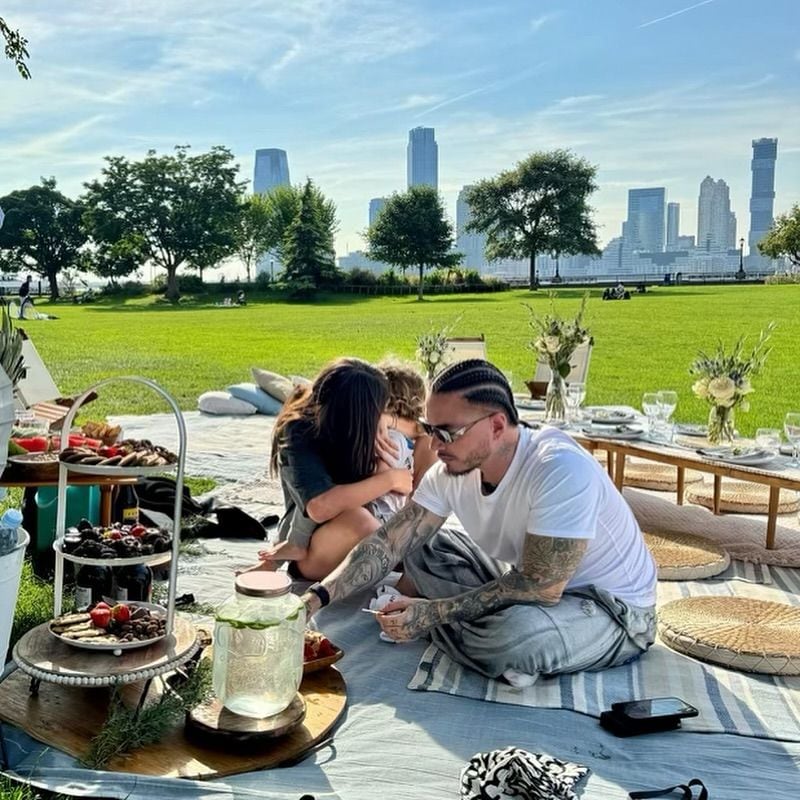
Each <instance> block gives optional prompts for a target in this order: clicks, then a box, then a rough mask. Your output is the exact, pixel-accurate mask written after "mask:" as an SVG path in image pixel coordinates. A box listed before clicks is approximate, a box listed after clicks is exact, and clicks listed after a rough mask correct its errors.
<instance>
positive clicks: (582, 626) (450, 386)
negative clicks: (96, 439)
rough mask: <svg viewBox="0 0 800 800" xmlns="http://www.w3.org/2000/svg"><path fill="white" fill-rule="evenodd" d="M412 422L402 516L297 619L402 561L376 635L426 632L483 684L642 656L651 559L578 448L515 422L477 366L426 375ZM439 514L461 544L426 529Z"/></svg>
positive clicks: (502, 388)
mask: <svg viewBox="0 0 800 800" xmlns="http://www.w3.org/2000/svg"><path fill="white" fill-rule="evenodd" d="M423 427H424V428H425V429H426V431H427V432H428V433H429V434H431V435H432V437H433V441H434V444H433V447H434V448H435V449H436V451H437V455H438V458H439V463H438V464H436V465H434V466H433V467H431V469H429V470H428V472H427V473H426V475H425V477H424V478H423V480H422V481H421V483H420V485H419V487H418V489H417V491H416V493H415V494H414V496H413V499H412V501H411V502H410V503H409V504H408V505H407V506H406V507H405V508H403V509H402V510H401V511H400V512H398V513H397V514H396V515H395V516H394V517H392V518H391V519H390V520H389V521H388V522H387V523H386V524H385V525H384V526H383V527H382V528H380V529H378V530H377V531H376V532H375V533H374V534H372V535H371V536H370V537H368V538H367V539H365V540H364V541H363V542H361V543H360V544H359V545H358V546H356V547H355V548H354V549H353V550H352V551H351V552H350V554H349V555H348V557H347V558H346V559H345V561H344V562H343V563H342V564H341V566H339V567H338V568H337V569H336V570H335V571H334V572H333V573H331V575H329V576H328V577H327V578H326V579H325V580H323V581H321V582H320V583H318V584H315V585H314V586H312V587H310V588H309V590H308V592H306V594H305V595H304V596H303V600H304V602H305V603H306V606H307V608H308V610H309V613H310V614H313V613H315V612H316V611H317V610H318V609H319V608H320V607H321V606H322V605H325V604H326V603H327V602H329V601H331V600H337V599H340V598H343V597H346V596H347V595H349V594H351V593H353V592H355V591H357V590H360V589H363V588H365V587H368V586H370V585H373V584H375V583H377V582H378V581H379V580H380V579H381V578H382V577H383V576H385V575H386V574H387V573H388V572H389V571H390V570H391V569H392V568H393V567H394V566H395V565H396V564H397V563H398V562H399V561H401V560H403V561H404V565H405V570H406V575H405V576H404V581H406V582H408V581H410V582H411V583H412V584H413V586H414V589H415V590H416V591H415V593H416V594H417V596H416V597H413V598H411V597H409V598H405V599H402V600H398V601H395V602H393V603H390V604H389V605H388V606H386V607H385V609H384V613H383V614H381V615H380V616H379V617H378V620H379V622H380V625H381V627H382V628H383V630H384V632H385V633H386V634H387V635H388V636H390V637H391V638H393V639H396V640H404V639H411V638H414V637H417V636H420V635H423V634H430V636H431V638H432V640H433V641H434V642H435V643H436V644H437V645H438V646H439V647H440V648H442V649H443V650H444V651H445V652H447V653H448V655H450V656H451V657H452V658H454V659H455V660H457V661H459V662H461V663H463V664H466V665H467V666H469V667H471V668H473V669H476V670H478V671H480V672H482V673H484V674H486V675H489V676H490V677H498V676H501V675H504V676H505V677H506V678H507V679H508V680H509V681H510V682H512V683H514V684H516V685H524V684H529V683H531V682H532V681H533V680H535V678H536V676H538V675H539V674H545V675H553V674H556V673H561V672H575V671H579V670H596V669H605V668H607V667H611V666H615V665H617V664H621V663H624V662H626V661H629V660H631V659H633V658H636V657H638V656H639V655H640V654H641V653H642V652H644V651H645V650H647V648H648V647H649V646H650V645H651V644H652V642H653V640H654V638H655V612H654V605H655V584H656V570H655V565H654V563H653V560H652V558H651V556H650V553H649V551H648V550H647V547H646V546H645V544H644V540H643V538H642V535H641V532H640V530H639V528H638V526H637V524H636V521H635V519H634V517H633V514H632V512H631V510H630V508H629V507H628V505H627V503H626V502H625V500H624V499H623V498H622V495H620V493H619V492H618V491H617V490H616V488H615V487H614V485H613V484H612V483H611V481H610V480H609V478H608V475H607V474H606V473H605V471H604V470H603V469H602V467H601V466H600V464H599V463H598V462H597V461H596V460H595V459H594V458H593V457H592V456H591V455H590V454H589V453H587V452H586V451H585V450H583V448H581V447H580V446H579V445H578V444H576V443H575V442H574V441H573V440H572V439H571V438H570V437H569V436H567V435H566V434H565V433H563V432H561V431H559V430H556V429H553V428H545V429H544V430H542V431H533V430H531V429H529V428H527V427H523V426H521V425H520V424H519V419H518V416H517V411H516V408H515V406H514V401H513V395H512V393H511V388H510V387H509V385H508V382H507V381H506V379H505V377H504V376H503V374H502V372H500V370H499V369H497V367H495V366H494V365H492V364H490V363H489V362H487V361H482V360H479V359H473V360H469V361H462V362H460V363H457V364H454V365H452V366H451V367H449V368H447V369H446V370H445V371H444V372H442V373H441V375H440V376H439V377H438V378H437V379H436V380H435V381H434V383H433V386H432V391H431V395H430V397H429V399H428V403H427V420H425V421H423ZM451 513H454V514H455V515H456V517H457V518H458V520H459V522H460V523H461V524H462V525H463V527H464V529H465V530H466V531H467V533H468V534H469V536H464V535H463V534H462V533H460V532H457V531H453V530H446V529H444V530H440V529H441V528H442V525H443V524H444V522H445V520H446V519H447V517H448V516H449V515H450V514H451ZM411 593H412V592H410V591H409V594H411Z"/></svg>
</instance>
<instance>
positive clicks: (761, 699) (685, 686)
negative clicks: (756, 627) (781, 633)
mask: <svg viewBox="0 0 800 800" xmlns="http://www.w3.org/2000/svg"><path fill="white" fill-rule="evenodd" d="M701 595H736V596H744V597H755V598H760V599H763V600H773V601H776V602H785V603H791V604H792V605H798V604H800V570H796V569H789V568H785V567H774V566H773V567H768V566H766V565H763V564H751V563H745V562H741V561H734V562H732V564H731V566H730V567H729V568H728V570H727V571H726V572H724V573H723V574H722V575H720V576H719V577H718V578H717V579H709V580H704V581H688V582H661V583H659V585H658V601H659V605H663V604H664V603H666V602H669V601H670V600H675V599H677V598H679V597H689V596H701ZM408 688H409V689H414V690H417V691H429V692H443V693H446V694H453V695H458V696H460V697H471V698H474V699H477V700H488V701H491V702H497V703H512V704H515V705H525V706H534V707H537V708H568V709H572V710H574V711H579V712H581V713H583V714H588V715H590V716H593V717H599V716H600V712H601V711H603V710H605V709H608V708H610V707H611V704H612V703H615V702H618V701H623V700H629V699H632V698H637V697H664V696H669V695H675V696H677V697H681V698H683V699H684V700H686V701H687V702H689V703H691V704H692V705H694V706H696V707H697V708H698V709H699V711H700V715H699V716H698V717H696V718H694V719H687V720H684V723H683V727H684V728H686V729H687V730H691V731H695V732H703V733H735V734H740V735H742V736H754V737H758V738H764V739H776V740H781V741H791V742H800V677H780V676H771V675H750V674H746V673H742V672H733V671H730V670H726V669H723V668H721V667H714V666H712V665H710V664H704V663H702V662H700V661H696V660H694V659H692V658H688V657H687V656H683V655H680V654H679V653H676V652H674V651H673V650H670V649H669V648H667V647H665V646H664V645H663V644H661V643H660V642H656V644H655V645H653V647H652V648H651V649H650V650H649V651H648V652H647V653H646V654H645V655H644V656H643V657H642V658H640V659H639V660H638V661H635V662H633V663H631V664H625V665H624V666H621V667H615V668H613V669H609V670H605V671H603V672H579V673H575V674H572V675H560V676H557V677H554V678H540V679H539V680H538V681H537V682H536V683H535V684H534V685H533V686H531V687H528V688H525V689H514V688H513V687H511V686H509V685H508V684H506V683H504V682H501V681H496V680H492V679H491V678H486V677H484V676H483V675H480V674H478V673H477V672H473V671H472V670H468V669H466V668H464V667H462V666H461V665H459V664H457V663H456V662H454V661H452V660H451V659H450V658H448V657H447V656H446V655H445V654H444V653H443V652H442V651H441V650H439V649H438V648H437V647H436V646H435V645H430V646H429V647H428V648H427V649H426V651H425V652H424V654H423V655H422V658H421V659H420V663H419V665H418V667H417V670H416V672H415V674H414V677H413V678H412V680H411V683H409V685H408Z"/></svg>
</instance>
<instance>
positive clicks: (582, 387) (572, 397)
mask: <svg viewBox="0 0 800 800" xmlns="http://www.w3.org/2000/svg"><path fill="white" fill-rule="evenodd" d="M585 399H586V384H585V383H580V382H575V383H570V384H569V385H568V386H567V407H568V408H569V410H570V418H571V419H572V420H573V421H574V420H577V419H578V417H579V415H580V409H581V405H583V401H584V400H585Z"/></svg>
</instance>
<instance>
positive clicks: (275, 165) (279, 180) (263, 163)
mask: <svg viewBox="0 0 800 800" xmlns="http://www.w3.org/2000/svg"><path fill="white" fill-rule="evenodd" d="M288 185H289V159H288V158H287V157H286V151H285V150H277V149H275V148H272V147H270V148H265V149H263V150H256V166H255V169H254V170H253V194H264V192H268V191H269V190H270V189H274V188H275V187H276V186H288Z"/></svg>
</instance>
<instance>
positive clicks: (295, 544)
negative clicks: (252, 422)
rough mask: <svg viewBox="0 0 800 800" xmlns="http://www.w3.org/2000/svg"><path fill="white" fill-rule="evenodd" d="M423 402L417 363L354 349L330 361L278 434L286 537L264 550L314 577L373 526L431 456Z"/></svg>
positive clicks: (300, 574) (268, 557)
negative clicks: (352, 354)
mask: <svg viewBox="0 0 800 800" xmlns="http://www.w3.org/2000/svg"><path fill="white" fill-rule="evenodd" d="M424 402H425V385H424V383H423V381H422V378H421V377H420V376H419V374H418V373H416V371H414V370H413V369H411V368H409V367H405V366H404V365H402V364H395V363H386V364H385V365H384V368H380V367H374V366H372V365H371V364H368V363H367V362H365V361H361V360H359V359H355V358H342V359H338V360H337V361H334V362H333V363H331V364H329V365H328V366H327V367H325V368H324V369H323V370H322V371H321V372H320V374H319V375H318V376H317V378H316V380H315V381H314V383H313V384H312V385H311V387H307V388H303V389H298V390H297V391H296V392H295V394H294V395H293V396H292V397H290V398H289V400H287V401H286V404H285V405H284V407H283V410H282V411H281V413H280V415H279V416H278V419H277V421H276V423H275V431H274V434H273V439H272V469H273V472H276V473H278V474H279V475H280V479H281V485H282V488H283V495H284V502H285V506H286V513H285V514H284V516H283V517H282V519H281V521H280V523H279V526H278V538H279V540H280V543H279V544H277V545H275V546H274V547H272V548H270V549H268V550H262V551H261V552H260V553H259V557H260V558H261V559H262V560H263V561H265V562H275V561H289V562H290V564H289V572H290V574H291V575H292V576H293V577H296V578H306V579H308V580H318V579H320V578H322V577H324V576H325V575H327V574H328V573H330V572H331V570H333V569H334V568H335V567H336V566H337V565H338V564H339V563H340V562H341V561H342V559H344V557H345V556H346V555H347V553H348V552H349V551H350V550H351V548H352V547H354V546H355V545H356V544H357V543H358V542H359V541H361V540H362V539H364V538H365V537H367V536H368V535H369V534H370V533H372V532H373V531H375V530H377V529H378V528H379V527H380V526H381V525H382V524H383V522H384V521H385V519H386V518H388V516H391V514H392V513H394V512H395V511H397V510H398V509H399V508H400V506H402V504H403V503H404V502H405V499H406V498H407V497H408V495H410V494H411V491H412V489H413V487H414V486H415V485H416V480H418V479H419V477H421V474H422V472H423V471H424V470H425V469H427V467H428V466H430V464H431V463H432V462H433V460H434V457H435V456H434V455H433V453H432V451H431V450H430V448H429V447H428V446H427V444H428V443H427V441H425V442H423V441H422V439H426V438H427V437H422V439H421V438H420V436H419V430H418V425H417V419H418V418H419V417H420V416H421V415H422V409H423V406H424ZM412 450H413V452H414V455H413V456H412Z"/></svg>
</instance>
